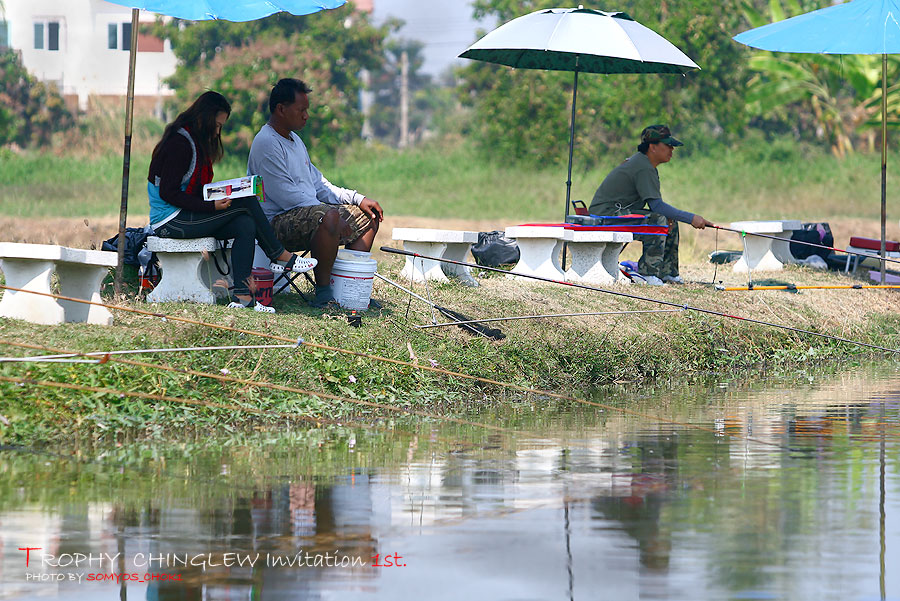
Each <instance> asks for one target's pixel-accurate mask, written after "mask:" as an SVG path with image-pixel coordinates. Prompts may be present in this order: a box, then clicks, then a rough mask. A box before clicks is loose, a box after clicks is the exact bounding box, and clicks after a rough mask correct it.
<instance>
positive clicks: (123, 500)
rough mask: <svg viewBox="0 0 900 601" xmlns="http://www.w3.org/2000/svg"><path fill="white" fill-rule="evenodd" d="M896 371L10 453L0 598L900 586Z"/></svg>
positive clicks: (828, 593)
mask: <svg viewBox="0 0 900 601" xmlns="http://www.w3.org/2000/svg"><path fill="white" fill-rule="evenodd" d="M895 376H896V374H895V372H894V371H893V369H892V368H888V369H881V370H874V369H869V370H859V371H856V372H851V373H848V374H843V375H841V376H838V377H835V378H830V379H825V380H824V381H821V382H820V381H819V379H818V378H814V379H813V381H812V382H808V381H807V382H804V384H803V385H802V386H797V384H796V382H794V381H786V382H778V381H770V382H768V383H767V387H762V386H761V385H760V384H758V383H756V384H754V385H752V386H751V387H750V388H747V387H744V386H741V385H737V384H734V385H732V384H730V383H726V384H721V383H720V384H712V385H710V386H709V387H707V388H706V389H705V390H703V391H701V392H698V390H699V389H698V387H696V386H693V387H685V388H683V389H674V390H668V391H665V392H664V393H662V394H659V395H655V396H654V397H653V398H640V397H637V396H632V397H629V396H627V395H625V394H622V393H620V394H618V395H612V394H610V395H609V397H608V398H603V399H600V400H602V401H603V402H605V403H611V404H612V403H618V404H620V405H622V406H627V407H629V408H630V409H633V410H635V411H636V412H638V413H642V414H646V415H651V414H652V415H657V416H660V417H664V418H665V419H666V420H670V422H680V423H683V424H693V425H695V426H698V428H692V427H687V426H683V425H678V424H673V423H660V422H658V421H655V420H652V419H649V418H640V417H634V416H627V415H623V414H619V413H615V412H610V411H599V410H597V409H596V408H590V407H584V406H577V405H576V406H572V405H565V404H554V405H548V404H547V403H545V402H543V401H541V400H540V399H535V400H534V401H533V403H532V404H523V405H519V406H516V407H513V408H511V409H510V410H509V411H508V412H506V413H505V414H501V415H499V416H498V415H497V412H496V410H494V411H493V412H492V413H491V417H490V418H489V417H488V415H487V414H485V415H472V416H469V418H471V419H483V420H487V419H492V420H497V423H498V425H504V426H508V427H515V428H516V429H519V430H526V431H528V432H531V433H532V434H531V435H530V436H520V437H518V438H509V437H499V436H497V435H491V436H486V435H484V434H483V433H482V432H479V431H477V430H476V429H467V428H464V427H461V426H440V425H434V424H430V425H429V424H421V425H419V426H418V429H419V431H418V432H416V433H415V435H414V436H413V437H412V438H410V437H409V436H402V437H401V436H398V437H392V436H389V435H387V434H384V433H378V434H375V433H371V432H364V431H352V430H344V431H334V432H321V431H319V432H313V433H305V432H298V433H290V434H285V435H283V436H279V437H277V438H271V437H269V436H263V437H258V438H252V439H248V440H242V441H239V442H238V443H235V441H228V443H227V444H224V443H223V444H221V445H217V444H215V441H198V442H197V443H196V444H195V445H194V446H190V445H186V446H177V447H176V446H174V445H173V446H171V447H166V446H159V447H150V446H148V447H138V448H135V449H120V450H107V451H105V453H106V454H105V455H103V456H101V459H100V460H99V461H98V462H79V461H74V460H71V459H62V458H59V457H54V456H51V455H35V454H30V453H23V452H10V451H7V452H2V453H0V553H2V554H0V598H3V599H34V598H50V599H52V598H58V599H73V600H74V599H116V598H117V599H148V600H165V601H169V600H187V599H197V600H204V601H220V600H221V601H224V600H238V599H241V600H243V599H279V600H299V599H304V600H305V599H335V598H340V599H375V598H378V599H381V598H390V599H414V598H416V599H418V598H427V599H454V600H455V599H460V598H466V599H491V600H493V599H637V598H640V599H749V598H752V599H767V598H771V599H792V600H794V599H889V598H894V599H896V598H898V597H900V577H898V575H897V574H895V573H893V572H891V571H890V570H889V569H888V566H892V565H897V561H898V557H900V553H898V544H900V527H898V526H897V525H896V517H897V516H900V456H898V453H897V451H898V448H900V445H898V441H900V438H898V437H900V391H898V390H897V387H896V386H895V381H896V380H895ZM447 438H451V439H457V440H465V441H467V442H466V444H456V445H451V446H448V445H447V444H446V443H444V442H441V441H442V440H444V439H447ZM92 451H93V452H92V453H85V454H86V455H87V456H90V457H95V456H97V453H96V451H95V450H92ZM21 549H33V550H32V551H24V550H21ZM26 553H27V554H29V555H28V559H29V565H28V566H27V567H26V565H25V562H26ZM79 556H86V557H88V558H89V559H88V560H87V561H84V560H83V561H82V562H81V563H78V564H76V563H73V562H75V561H76V559H77V558H78V557H79ZM48 557H52V559H51V560H50V561H47V558H48ZM376 558H377V562H378V564H379V566H378V567H376V566H374V565H373V563H374V561H375V559H376ZM67 562H68V563H67ZM98 575H99V576H98ZM124 575H127V576H129V577H131V576H134V579H130V578H129V579H128V580H124ZM147 575H149V576H150V578H147V577H146V576H147ZM101 576H102V577H103V578H113V580H102V581H99V582H98V581H97V578H99V577H101ZM141 580H144V581H143V582H141Z"/></svg>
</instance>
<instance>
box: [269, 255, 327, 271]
mask: <svg viewBox="0 0 900 601" xmlns="http://www.w3.org/2000/svg"><path fill="white" fill-rule="evenodd" d="M318 264H319V261H317V260H316V259H308V258H306V257H298V256H297V255H294V256H293V257H292V258H291V259H289V260H288V262H287V265H282V264H280V263H278V262H277V261H272V264H271V265H269V269H271V270H272V272H273V273H283V272H285V271H291V272H293V273H304V272H306V271H309V270H310V269H312V268H314V267H315V266H316V265H318Z"/></svg>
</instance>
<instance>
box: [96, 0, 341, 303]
mask: <svg viewBox="0 0 900 601" xmlns="http://www.w3.org/2000/svg"><path fill="white" fill-rule="evenodd" d="M106 1H107V2H111V3H112V4H119V5H121V6H127V7H129V8H131V9H132V10H131V31H132V32H134V34H133V35H132V36H131V50H130V54H129V60H128V97H127V101H126V104H125V150H124V152H123V154H122V200H121V204H120V207H119V242H118V252H119V260H118V265H117V267H116V277H115V289H116V293H120V292H121V291H122V275H123V274H122V271H123V269H122V267H123V264H124V259H125V221H126V219H127V217H128V179H129V174H130V171H131V126H132V118H133V115H134V63H135V57H136V54H137V38H138V36H137V31H138V15H139V13H140V10H142V9H143V10H146V11H149V12H154V13H157V14H160V15H166V16H170V17H177V18H179V19H188V20H191V21H208V20H213V19H221V20H226V21H253V20H256V19H262V18H263V17H268V16H269V15H273V14H275V13H277V12H287V13H291V14H292V15H308V14H311V13H314V12H318V11H320V10H325V9H330V8H337V7H339V6H342V5H343V4H344V3H345V2H346V0H106Z"/></svg>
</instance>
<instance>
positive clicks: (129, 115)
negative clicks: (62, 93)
mask: <svg viewBox="0 0 900 601" xmlns="http://www.w3.org/2000/svg"><path fill="white" fill-rule="evenodd" d="M139 13H140V9H137V8H133V9H131V48H130V52H129V55H128V96H127V99H126V101H125V149H124V151H123V153H122V202H121V204H120V205H119V242H118V244H117V250H118V260H117V262H116V277H115V280H114V286H115V291H116V294H121V293H122V277H123V275H124V273H123V271H124V268H125V220H126V218H127V216H128V177H129V174H130V171H131V124H132V121H133V120H134V64H135V58H136V56H137V37H138V14H139Z"/></svg>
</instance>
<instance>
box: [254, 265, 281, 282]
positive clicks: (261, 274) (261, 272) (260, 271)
mask: <svg viewBox="0 0 900 601" xmlns="http://www.w3.org/2000/svg"><path fill="white" fill-rule="evenodd" d="M250 275H251V276H253V277H254V278H256V279H258V280H274V279H275V274H274V273H273V272H272V270H271V269H266V268H265V267H254V268H253V269H251V270H250Z"/></svg>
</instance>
